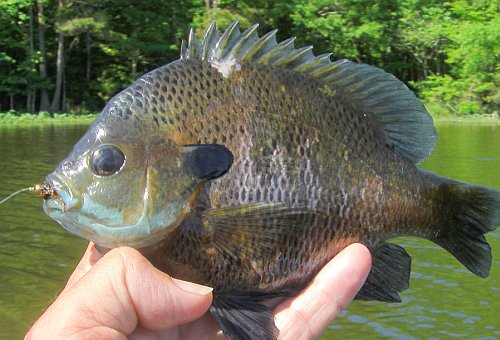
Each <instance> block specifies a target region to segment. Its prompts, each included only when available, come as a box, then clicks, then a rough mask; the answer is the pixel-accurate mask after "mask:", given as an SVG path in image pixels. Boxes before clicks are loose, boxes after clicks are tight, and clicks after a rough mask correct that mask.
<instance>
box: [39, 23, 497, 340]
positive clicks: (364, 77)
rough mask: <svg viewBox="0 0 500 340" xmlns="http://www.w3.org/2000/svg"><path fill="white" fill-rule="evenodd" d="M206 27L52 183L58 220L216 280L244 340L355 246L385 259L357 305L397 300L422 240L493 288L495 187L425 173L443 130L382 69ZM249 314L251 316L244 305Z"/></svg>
mask: <svg viewBox="0 0 500 340" xmlns="http://www.w3.org/2000/svg"><path fill="white" fill-rule="evenodd" d="M256 28H257V26H252V27H251V28H249V29H248V30H247V31H245V32H243V33H240V31H239V29H238V23H237V22H235V23H233V24H232V25H231V26H230V27H228V29H227V30H226V31H225V32H224V33H223V34H222V36H219V35H218V34H217V32H216V31H215V26H214V25H211V26H210V27H209V28H208V29H207V31H206V33H205V37H204V39H203V41H202V42H201V43H199V42H197V40H196V39H195V38H194V35H193V33H192V32H191V35H190V37H189V41H188V44H187V47H184V46H183V47H182V51H181V59H180V60H178V61H175V62H172V63H170V64H168V65H165V66H163V67H160V68H158V69H156V70H154V71H152V72H150V73H148V74H146V75H144V76H142V77H141V78H140V79H138V80H137V81H136V82H135V83H134V84H132V85H131V86H130V87H129V88H127V89H125V90H124V91H123V92H121V93H119V94H118V95H117V96H115V97H114V98H113V99H112V100H111V101H110V102H109V103H108V104H107V106H106V107H105V109H104V110H103V112H102V113H101V115H100V116H99V117H98V118H97V119H96V121H95V122H94V123H93V124H92V125H91V127H90V128H89V130H88V132H87V133H86V134H85V136H84V137H83V138H82V139H81V140H80V141H79V142H78V143H77V145H76V146H75V148H74V150H73V151H72V153H71V154H70V155H69V157H68V158H67V159H66V160H64V161H63V162H62V163H61V164H60V165H59V166H58V168H57V169H56V170H55V171H54V172H53V173H52V174H50V175H49V176H48V177H47V179H46V182H47V183H48V184H49V185H50V186H52V187H53V188H54V190H55V193H56V195H54V197H49V198H47V199H46V201H45V203H44V208H45V211H46V212H47V214H48V215H49V216H51V217H53V218H54V219H55V220H56V221H58V222H59V223H60V224H61V225H63V226H64V227H65V228H66V229H68V230H70V231H71V232H73V233H76V234H78V235H81V236H83V237H85V238H87V239H89V240H92V241H94V242H96V243H97V244H98V245H101V246H103V247H108V248H111V247H116V246H121V245H128V246H133V247H136V248H138V249H139V250H140V251H141V252H142V253H143V254H144V255H145V256H146V257H147V258H148V259H149V260H150V261H151V262H152V263H153V264H154V265H155V266H156V267H158V268H160V269H162V270H164V271H165V272H168V273H169V274H170V275H172V276H174V277H178V278H181V279H185V280H190V281H194V282H198V283H201V284H205V285H209V286H212V287H214V294H215V298H214V302H213V305H212V307H211V312H212V314H213V315H214V317H215V318H216V320H217V321H218V323H219V325H220V326H221V328H222V330H223V331H224V333H225V334H226V335H228V336H230V337H232V338H238V339H239V338H248V339H254V338H259V339H264V338H270V339H272V338H275V337H276V336H277V329H276V327H275V326H274V322H273V318H272V313H271V311H270V309H268V308H267V307H265V305H263V304H262V301H265V300H267V299H270V298H274V297H278V296H291V295H295V294H297V293H298V292H299V291H300V290H301V289H303V288H304V287H305V286H306V285H307V284H308V283H309V282H310V280H311V279H312V278H313V277H314V275H315V274H316V273H317V272H318V271H319V270H320V269H321V268H322V267H323V266H324V265H325V264H326V263H327V262H328V261H329V260H331V259H332V258H333V257H334V256H335V255H336V254H338V253H339V252H340V251H341V250H342V249H343V248H345V247H346V246H347V245H349V244H351V243H354V242H360V243H363V244H365V245H366V246H368V248H369V249H370V251H371V252H372V257H373V267H372V271H371V273H370V275H369V277H368V279H367V282H366V283H365V285H364V287H363V288H362V289H361V291H360V292H359V294H358V296H357V298H359V299H365V300H381V301H399V300H400V298H399V292H401V291H402V290H404V289H406V288H407V287H408V279H409V273H410V257H409V256H408V254H407V253H406V252H405V251H404V249H403V248H401V247H399V246H397V245H395V244H390V243H387V242H386V240H387V239H389V238H392V237H395V236H403V235H412V236H419V237H425V238H427V239H430V240H432V241H433V242H435V243H437V244H439V245H440V246H442V247H443V248H445V249H446V250H448V251H449V252H450V253H452V254H453V255H454V256H455V257H456V258H457V259H458V260H459V261H461V262H462V263H463V264H464V265H465V266H466V267H467V268H468V269H469V270H471V271H472V272H473V273H475V274H477V275H479V276H481V277H485V276H487V275H488V272H489V269H490V266H491V250H490V248H489V245H488V243H487V242H486V240H485V238H484V235H483V234H485V233H487V232H488V231H490V230H493V229H494V227H495V226H497V225H498V224H500V194H499V192H498V191H496V190H494V189H490V188H484V187H478V186H472V185H468V184H464V183H459V182H456V181H453V180H449V179H445V178H442V177H439V176H436V175H433V174H430V173H427V172H423V171H421V170H419V169H418V168H417V167H416V165H415V164H416V163H418V162H420V161H422V160H423V159H425V157H427V156H428V155H429V154H430V152H431V150H432V147H433V146H434V144H435V142H436V140H437V135H436V131H435V129H434V126H433V122H432V119H431V118H430V116H429V115H428V113H427V112H426V111H425V108H424V107H423V106H422V104H421V103H420V102H419V101H418V100H417V99H416V97H415V96H414V95H413V93H411V91H409V90H408V89H407V88H406V86H404V85H403V84H402V83H401V82H400V81H398V80H397V79H396V78H394V77H393V76H392V75H390V74H387V73H385V72H384V71H382V70H380V69H377V68H374V67H371V66H368V65H363V64H356V63H352V62H350V61H347V60H341V61H337V62H333V63H332V62H330V60H329V56H319V57H315V56H314V55H313V54H312V52H311V51H310V48H309V47H306V48H301V49H295V48H294V47H293V40H286V41H284V42H282V43H280V44H277V43H276V41H275V38H274V33H272V32H271V33H270V34H267V35H264V36H263V37H258V36H257V34H256ZM235 306H238V307H239V308H235Z"/></svg>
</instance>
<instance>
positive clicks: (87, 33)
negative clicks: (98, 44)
mask: <svg viewBox="0 0 500 340" xmlns="http://www.w3.org/2000/svg"><path fill="white" fill-rule="evenodd" d="M91 43H92V40H91V38H90V30H89V31H87V32H86V34H85V44H86V45H87V46H86V47H87V72H86V73H85V80H86V81H87V83H90V61H91V60H90V44H91Z"/></svg>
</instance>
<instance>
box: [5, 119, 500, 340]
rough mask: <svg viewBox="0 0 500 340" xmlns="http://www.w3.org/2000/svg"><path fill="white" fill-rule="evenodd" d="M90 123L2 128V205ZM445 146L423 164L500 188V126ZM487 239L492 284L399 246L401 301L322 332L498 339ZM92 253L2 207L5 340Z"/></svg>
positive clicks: (452, 136) (426, 246) (26, 198)
mask: <svg viewBox="0 0 500 340" xmlns="http://www.w3.org/2000/svg"><path fill="white" fill-rule="evenodd" d="M85 129H86V127H85V126H78V125H74V126H69V125H64V126H34V127H26V128H21V127H9V126H0V199H2V198H3V197H5V196H7V195H8V194H10V193H12V192H14V191H16V190H18V189H21V188H24V187H28V186H31V185H33V184H34V183H39V182H41V181H42V180H43V178H44V177H45V175H46V174H48V173H49V172H50V171H52V169H53V168H54V166H55V165H56V164H57V163H59V161H60V160H61V159H63V158H65V157H66V155H67V153H68V152H69V151H70V149H71V148H72V146H73V145H74V143H75V142H76V140H78V139H79V138H80V136H81V135H82V134H83V133H84V131H85ZM438 131H439V135H440V141H439V143H438V145H437V147H436V149H435V151H434V153H433V155H432V156H431V157H430V158H429V159H428V160H427V161H426V162H425V163H424V164H423V167H424V168H425V169H427V170H429V171H432V172H435V173H437V174H439V175H443V176H447V177H452V178H455V179H458V180H461V181H467V182H470V183H475V184H482V185H487V186H491V187H494V188H497V189H500V125H455V124H446V125H445V124H441V125H438ZM487 238H488V240H489V242H490V244H491V245H492V248H493V258H494V260H493V266H492V270H491V273H490V276H489V277H488V278H487V279H480V278H478V277H476V276H474V275H472V274H470V273H469V272H468V271H467V270H466V269H465V268H464V267H463V266H462V265H461V264H459V263H458V262H457V261H456V260H455V259H454V258H453V257H452V256H451V255H449V254H448V253H446V252H445V251H444V250H442V249H441V248H439V247H437V246H436V245H434V244H433V243H431V242H428V241H425V240H421V239H416V238H402V239H398V240H395V241H397V242H398V243H399V244H401V245H402V246H404V247H405V248H406V249H407V251H408V252H409V253H410V255H411V256H412V258H413V264H412V274H411V281H410V289H409V290H407V291H406V292H404V293H403V294H402V298H403V302H402V303H399V304H387V303H376V302H354V303H353V304H351V305H350V306H349V308H348V309H347V310H346V311H343V312H342V314H341V316H340V317H339V318H338V319H337V320H336V321H335V322H334V323H333V324H332V325H331V326H330V328H329V329H328V330H327V331H326V332H325V333H324V334H323V335H322V339H334V338H348V339H361V338H363V339H364V338H397V339H423V338H426V339H447V338H464V339H471V338H476V339H497V338H500V321H499V320H500V231H498V230H497V231H496V232H493V233H491V234H490V235H489V236H488V237H487ZM85 246H86V242H85V241H84V240H82V239H79V238H77V237H74V236H72V235H70V234H69V233H67V232H66V231H65V230H63V229H62V227H60V226H59V225H58V224H57V223H55V222H54V221H52V220H50V219H49V218H48V217H47V216H46V215H45V214H44V213H43V211H42V208H41V201H40V200H38V199H36V198H34V197H33V196H32V194H29V193H25V194H20V195H19V196H17V197H15V198H13V199H12V200H10V201H8V202H6V203H4V204H3V205H0V339H19V338H22V336H23V335H24V334H25V332H26V330H27V329H28V328H29V326H30V324H31V323H32V322H33V321H34V320H35V319H36V318H37V316H38V315H40V314H41V312H42V311H43V310H44V308H46V307H47V306H48V305H49V304H50V302H51V301H53V299H54V297H55V296H56V294H57V293H58V292H59V291H61V289H62V288H63V286H64V283H65V281H66V279H67V277H68V276H69V274H70V273H71V271H72V268H73V267H74V266H75V265H76V262H77V261H78V259H79V258H80V256H81V254H82V253H83V251H84V249H85Z"/></svg>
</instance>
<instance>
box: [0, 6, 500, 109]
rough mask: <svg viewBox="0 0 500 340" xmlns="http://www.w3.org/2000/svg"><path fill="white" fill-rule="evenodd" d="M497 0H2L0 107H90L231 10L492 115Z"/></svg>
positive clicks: (446, 104) (438, 98) (499, 79)
mask: <svg viewBox="0 0 500 340" xmlns="http://www.w3.org/2000/svg"><path fill="white" fill-rule="evenodd" d="M499 7H500V3H499V1H498V0H450V1H443V0H387V1H373V0H306V1H304V0H269V1H268V0H252V1H250V0H243V1H237V0H204V1H201V0H182V1H181V0H148V1H127V0H2V1H0V112H1V111H7V110H17V111H25V112H39V111H48V112H69V111H70V112H75V113H82V114H84V113H87V112H98V111H100V110H101V109H102V107H103V106H104V104H105V102H106V101H107V100H109V99H110V98H111V97H112V96H113V95H114V94H116V93H117V92H119V91H120V90H121V89H123V88H125V87H127V86H128V85H129V84H130V83H131V82H132V81H134V80H135V79H137V78H138V77H139V76H140V75H142V74H144V73H145V72H147V71H150V70H152V69H154V68H156V67H159V66H161V65H164V64H166V63H168V62H170V61H173V60H175V59H178V55H179V49H180V44H181V40H182V39H183V38H185V37H186V35H187V32H188V30H189V28H190V27H195V28H196V29H197V32H198V34H202V32H203V29H204V28H205V27H206V26H207V25H208V24H209V23H210V22H211V21H212V20H216V21H217V24H218V27H219V28H221V29H224V28H225V27H226V26H227V25H228V24H229V23H230V22H232V21H233V20H234V19H236V18H239V19H240V25H241V27H242V28H243V29H244V28H246V27H248V26H249V25H251V24H253V23H257V22H258V23H259V24H260V28H259V32H260V33H261V34H262V33H264V32H267V31H269V30H271V29H274V28H277V29H278V30H279V31H278V38H279V39H281V40H283V39H286V38H288V37H291V36H296V37H297V40H296V44H295V45H296V46H303V45H314V52H315V53H316V54H322V53H326V52H332V59H333V60H335V59H340V58H349V59H351V60H353V61H357V62H363V63H368V64H371V65H375V66H378V67H381V68H383V69H385V70H386V71H388V72H391V73H393V74H395V75H396V76H397V77H398V78H399V79H401V80H403V81H404V82H405V83H406V84H408V85H409V86H410V87H411V88H412V89H413V90H415V91H416V92H417V94H418V96H419V97H420V98H421V99H422V100H423V101H424V102H425V103H426V104H427V105H428V106H429V107H431V108H435V109H436V110H438V111H440V112H450V113H454V114H471V113H483V114H496V115H498V105H499V102H500V94H499V86H500V75H499V74H500V73H499V72H498V71H499V63H498V59H499V49H500V41H499V40H500V16H499ZM431 110H432V109H431Z"/></svg>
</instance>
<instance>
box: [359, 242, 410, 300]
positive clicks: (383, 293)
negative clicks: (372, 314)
mask: <svg viewBox="0 0 500 340" xmlns="http://www.w3.org/2000/svg"><path fill="white" fill-rule="evenodd" d="M410 268H411V257H410V255H408V253H407V252H406V250H404V248H403V247H400V246H398V245H396V244H392V243H384V244H383V245H382V246H381V247H380V248H378V249H376V250H375V251H374V252H373V253H372V269H371V271H370V274H369V275H368V278H367V279H366V282H365V284H364V285H363V287H362V288H361V290H360V291H359V292H358V294H357V295H356V297H355V299H356V300H375V301H385V302H401V298H400V296H399V293H400V292H402V291H404V290H406V289H408V287H409V280H410Z"/></svg>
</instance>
